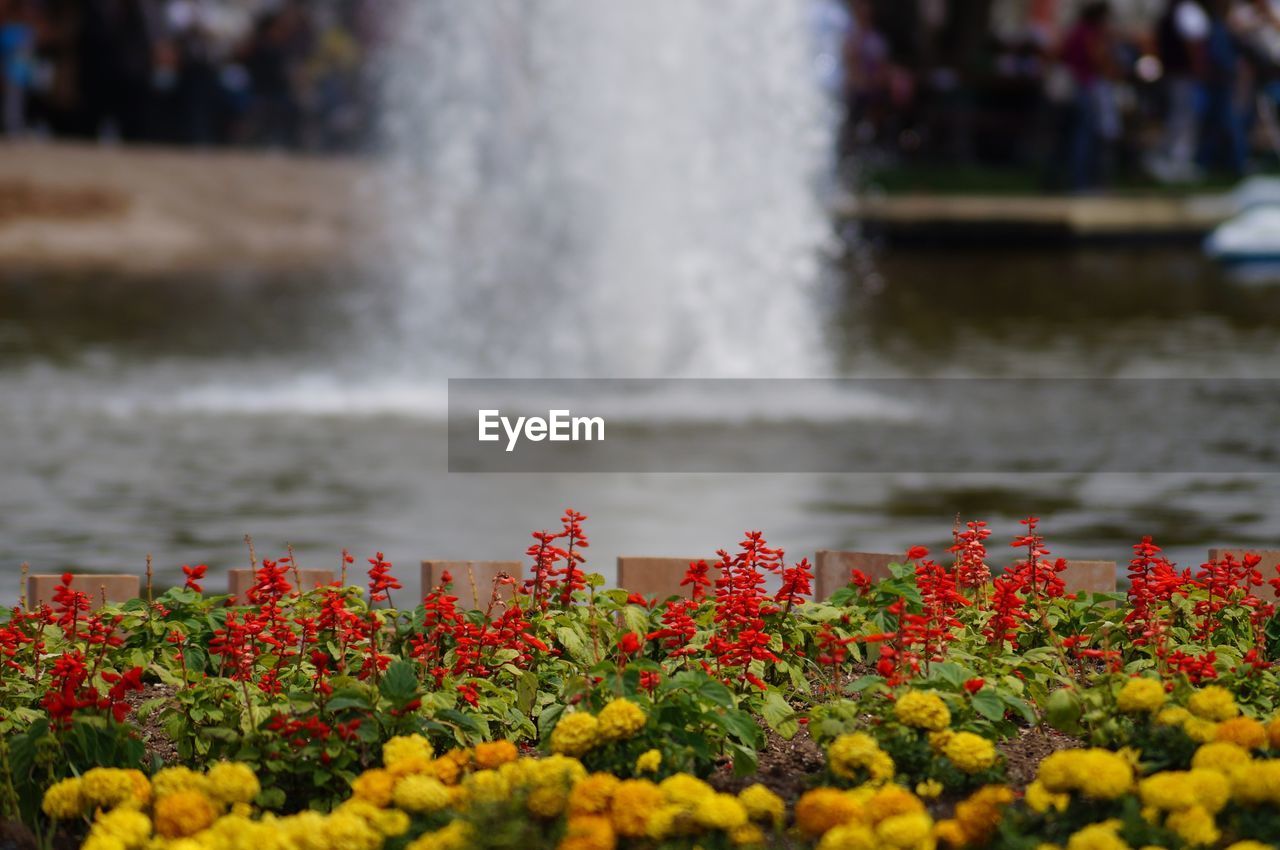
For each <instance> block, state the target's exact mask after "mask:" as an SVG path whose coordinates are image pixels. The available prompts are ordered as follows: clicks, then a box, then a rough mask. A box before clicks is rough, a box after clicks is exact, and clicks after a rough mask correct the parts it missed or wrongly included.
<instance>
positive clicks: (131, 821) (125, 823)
mask: <svg viewBox="0 0 1280 850" xmlns="http://www.w3.org/2000/svg"><path fill="white" fill-rule="evenodd" d="M86 775H87V772H86ZM91 835H92V836H102V837H107V838H112V839H115V840H116V841H119V842H120V844H121V846H123V847H125V848H126V850H139V848H141V847H142V846H143V845H145V844H146V843H147V839H149V838H150V837H151V819H150V818H148V817H147V816H146V815H144V814H143V813H142V812H140V811H138V810H137V809H130V808H123V809H116V810H114V811H110V812H104V813H103V814H100V815H98V818H97V820H96V821H94V824H93V830H92V833H91Z"/></svg>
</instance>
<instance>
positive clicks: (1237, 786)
mask: <svg viewBox="0 0 1280 850" xmlns="http://www.w3.org/2000/svg"><path fill="white" fill-rule="evenodd" d="M1200 749H1201V750H1203V749H1204V747H1201V748H1200ZM1196 755H1197V757H1198V756H1199V753H1197V754H1196ZM1227 778H1228V779H1230V780H1231V797H1232V799H1233V800H1235V801H1236V802H1237V803H1239V804H1240V805H1242V806H1261V805H1271V806H1277V805H1280V761H1248V760H1246V761H1244V762H1242V763H1240V764H1239V765H1238V766H1237V767H1236V768H1235V769H1234V770H1231V771H1230V772H1229V773H1227Z"/></svg>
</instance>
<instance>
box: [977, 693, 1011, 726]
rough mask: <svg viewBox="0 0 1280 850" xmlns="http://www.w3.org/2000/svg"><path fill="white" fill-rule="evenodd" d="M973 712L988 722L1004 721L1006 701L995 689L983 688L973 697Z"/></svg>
mask: <svg viewBox="0 0 1280 850" xmlns="http://www.w3.org/2000/svg"><path fill="white" fill-rule="evenodd" d="M973 710H974V711H976V712H978V713H979V714H981V715H982V716H983V717H985V718H987V719H988V720H1003V719H1004V712H1005V704H1004V700H1003V699H1001V698H1000V694H998V693H997V692H996V690H995V689H994V688H983V689H982V690H980V691H978V692H977V693H976V694H974V695H973Z"/></svg>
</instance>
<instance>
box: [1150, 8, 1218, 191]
mask: <svg viewBox="0 0 1280 850" xmlns="http://www.w3.org/2000/svg"><path fill="white" fill-rule="evenodd" d="M1209 28H1210V21H1209V13H1208V12H1207V11H1206V10H1205V8H1204V6H1202V5H1201V2H1200V0H1169V3H1168V4H1167V5H1166V7H1165V11H1164V14H1163V15H1161V17H1160V20H1159V22H1158V23H1157V25H1156V46H1157V50H1158V52H1159V57H1160V63H1161V66H1162V68H1163V70H1164V93H1165V126H1164V140H1163V143H1162V146H1161V147H1162V149H1161V151H1160V153H1159V155H1158V156H1157V157H1153V158H1152V159H1151V161H1150V163H1149V170H1150V171H1151V172H1152V174H1154V175H1155V176H1156V177H1157V178H1159V179H1160V180H1163V181H1165V182H1175V181H1187V180H1194V179H1196V178H1197V177H1198V176H1199V169H1198V168H1197V167H1196V164H1195V157H1196V150H1197V139H1198V136H1199V123H1200V104H1201V101H1202V99H1203V97H1204V79H1205V76H1206V73H1207V61H1208V58H1207V48H1208V40H1209Z"/></svg>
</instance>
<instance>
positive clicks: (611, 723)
mask: <svg viewBox="0 0 1280 850" xmlns="http://www.w3.org/2000/svg"><path fill="white" fill-rule="evenodd" d="M597 720H598V721H599V723H600V728H599V735H600V740H602V741H625V740H627V739H628V738H633V737H635V735H636V733H637V732H639V731H640V730H641V729H643V728H644V724H645V721H646V720H647V718H646V717H645V714H644V710H643V709H641V708H640V706H638V705H636V704H635V703H634V702H632V701H631V700H628V699H615V700H613V701H612V702H610V703H609V704H608V705H606V706H605V707H604V708H603V709H602V710H601V711H600V716H599V717H598V718H597ZM557 728H558V727H557Z"/></svg>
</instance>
